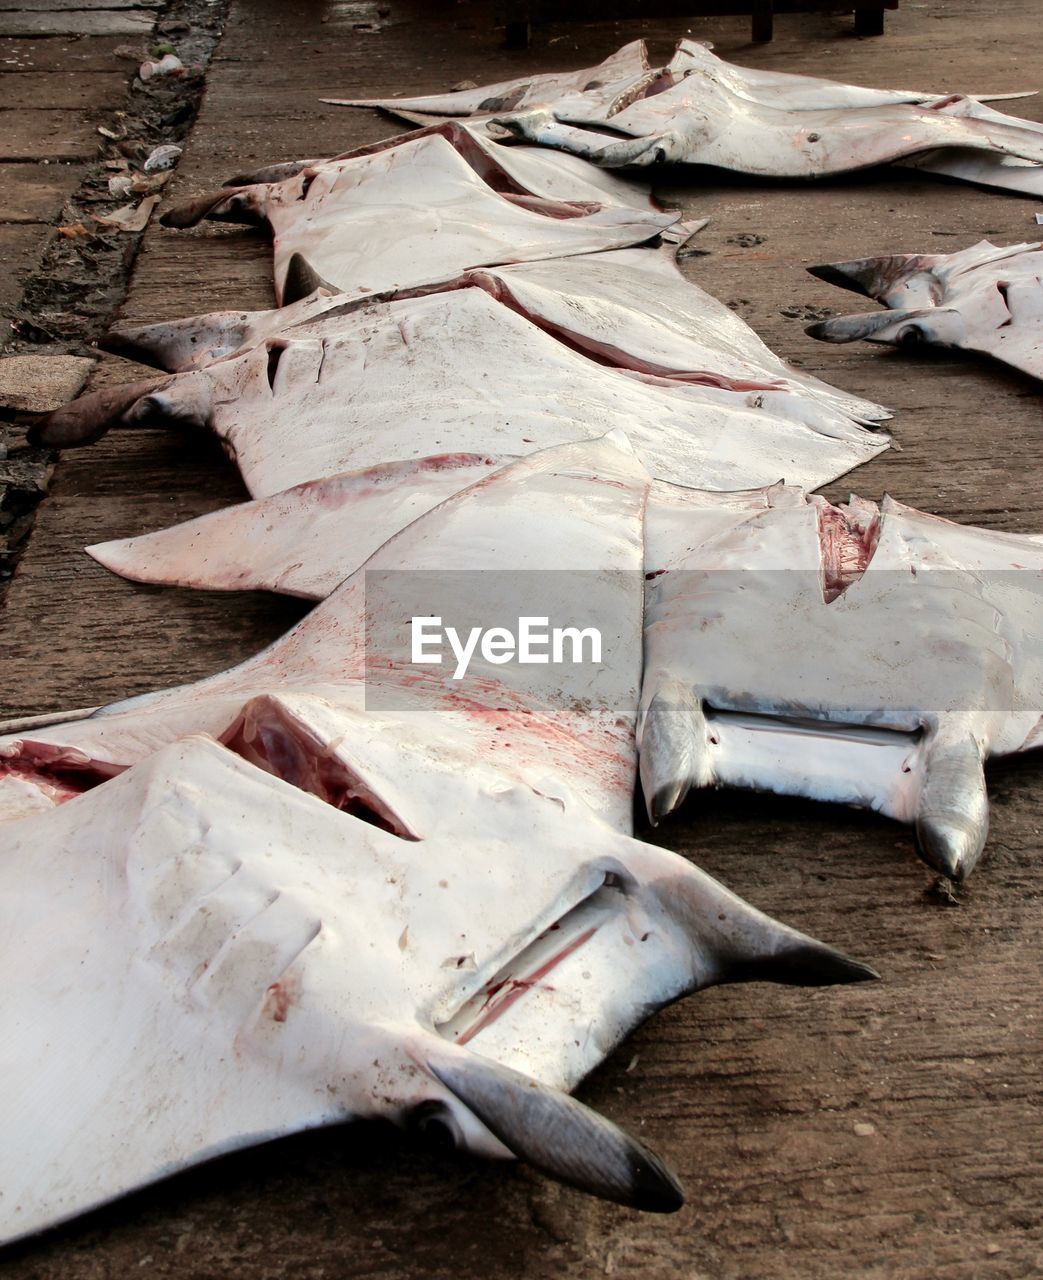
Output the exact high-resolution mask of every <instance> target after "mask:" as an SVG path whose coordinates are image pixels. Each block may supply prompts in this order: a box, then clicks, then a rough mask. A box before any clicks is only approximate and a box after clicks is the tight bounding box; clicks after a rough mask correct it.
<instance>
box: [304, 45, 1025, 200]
mask: <svg viewBox="0 0 1043 1280" xmlns="http://www.w3.org/2000/svg"><path fill="white" fill-rule="evenodd" d="M620 53H621V56H620V57H619V59H618V61H616V62H614V63H610V64H609V65H606V66H605V68H603V69H602V68H590V69H588V70H587V71H584V72H581V73H578V74H577V76H576V77H575V78H574V80H573V81H572V82H568V81H564V80H561V81H558V80H554V79H549V80H548V81H546V82H540V81H539V80H538V79H537V78H535V77H534V78H533V79H532V80H530V81H516V82H514V83H512V84H508V85H495V86H487V87H486V88H485V89H479V90H474V91H471V92H470V93H468V94H466V95H456V94H449V95H433V96H427V97H420V98H404V99H395V98H392V99H378V100H372V99H369V100H349V99H327V101H331V102H337V103H341V104H343V105H347V106H359V107H364V106H369V107H374V106H375V107H381V108H383V109H385V110H388V111H390V112H393V113H397V114H403V115H406V116H407V117H408V118H409V119H411V120H413V121H415V122H423V121H425V120H432V119H438V118H444V117H471V118H472V120H473V121H474V122H475V123H485V122H487V121H491V122H492V123H494V124H497V125H500V126H502V127H504V128H506V129H508V130H509V131H511V132H512V133H513V134H515V135H516V136H518V137H520V138H523V139H525V140H526V141H529V142H536V143H541V144H543V145H546V146H551V147H557V148H561V149H564V150H566V151H569V152H571V153H572V154H574V155H577V156H581V157H583V158H585V159H587V160H590V161H591V162H593V163H594V164H597V165H603V166H607V167H611V168H616V167H622V166H630V165H649V164H658V163H677V162H684V163H695V164H708V165H714V166H718V167H720V168H726V169H732V170H735V171H738V172H740V173H748V174H753V175H758V176H764V177H778V178H816V177H822V176H825V175H827V174H833V173H843V172H846V171H849V170H854V169H862V168H867V167H870V166H873V165H878V164H889V163H912V164H914V165H915V166H916V167H917V168H920V169H923V170H926V171H929V172H933V173H939V174H942V175H945V176H949V177H955V178H963V179H968V180H970V181H973V182H980V183H983V184H985V185H992V186H998V187H1004V188H1007V189H1010V190H1020V191H1023V192H1025V193H1026V194H1039V193H1040V191H1041V190H1043V167H1041V161H1043V132H1041V128H1040V126H1039V125H1037V124H1035V123H1033V122H1031V121H1026V120H1021V119H1018V118H1016V117H1012V116H1007V115H1004V114H1003V113H1001V112H998V111H995V110H994V109H992V108H989V107H985V106H983V105H982V103H981V102H980V101H979V100H978V99H977V98H974V97H964V96H961V95H951V94H950V95H943V94H939V93H926V92H922V91H915V92H910V91H905V90H886V89H867V88H862V87H860V86H857V85H848V84H841V83H838V82H836V81H831V80H824V79H819V78H817V77H812V76H799V75H792V74H788V73H782V72H769V71H759V70H755V69H752V68H748V67H738V66H735V65H733V64H731V63H728V62H725V61H724V60H723V59H720V58H718V57H717V56H716V55H715V54H713V53H712V52H711V51H710V49H709V48H708V47H707V46H705V45H702V44H699V43H697V42H695V41H691V40H682V41H680V42H679V44H678V46H677V49H676V51H675V53H674V56H673V58H672V59H671V61H670V62H669V63H667V64H666V65H665V66H662V67H658V68H652V67H650V66H649V64H648V59H647V55H646V54H645V53H644V51H643V50H642V51H640V56H635V54H634V53H633V52H632V51H631V47H629V46H628V48H627V49H626V50H621V51H620ZM622 55H626V56H622ZM584 80H585V81H586V83H585V84H584V83H582V82H583V81H584ZM997 96H1000V97H1020V96H1023V95H1021V94H1004V95H997ZM496 103H500V106H499V107H498V108H497V106H496V105H495V104H496ZM1011 161H1013V163H1011Z"/></svg>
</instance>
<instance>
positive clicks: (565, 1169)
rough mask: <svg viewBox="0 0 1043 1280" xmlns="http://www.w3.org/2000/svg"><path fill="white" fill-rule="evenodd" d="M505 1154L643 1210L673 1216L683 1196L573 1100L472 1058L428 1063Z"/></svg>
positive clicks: (636, 1149) (644, 1154) (644, 1151)
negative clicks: (500, 1144) (507, 1152)
mask: <svg viewBox="0 0 1043 1280" xmlns="http://www.w3.org/2000/svg"><path fill="white" fill-rule="evenodd" d="M427 1067H428V1069H429V1070H430V1071H431V1073H432V1075H434V1076H435V1077H437V1079H438V1080H440V1081H441V1082H442V1084H444V1085H445V1087H446V1088H447V1089H448V1090H449V1091H450V1092H451V1093H452V1094H454V1095H455V1096H456V1097H457V1098H458V1099H459V1100H460V1101H461V1102H462V1103H463V1104H464V1106H466V1107H467V1108H468V1110H470V1111H472V1112H473V1113H474V1115H476V1116H477V1117H478V1119H479V1120H480V1121H481V1122H482V1124H484V1125H485V1127H486V1128H487V1129H488V1130H489V1131H490V1132H491V1133H493V1134H494V1135H495V1136H496V1137H497V1138H498V1139H499V1140H500V1142H502V1143H503V1145H504V1146H505V1147H507V1148H508V1149H509V1150H510V1151H512V1152H513V1153H514V1155H516V1156H517V1157H518V1159H519V1160H524V1161H525V1162H526V1163H527V1164H530V1165H532V1166H533V1168H535V1169H538V1170H539V1171H540V1172H541V1173H545V1174H547V1175H548V1176H549V1177H552V1178H555V1179H557V1181H559V1182H564V1183H566V1184H567V1185H568V1186H570V1187H577V1188H578V1189H579V1190H580V1191H586V1192H589V1193H590V1194H591V1195H595V1196H600V1197H601V1198H602V1199H603V1200H613V1201H615V1202H616V1203H617V1204H623V1205H627V1206H628V1207H629V1208H631V1209H643V1210H645V1212H647V1213H675V1212H676V1211H677V1210H678V1209H680V1208H681V1206H682V1205H683V1204H684V1193H683V1192H682V1190H681V1187H680V1185H679V1184H678V1182H677V1179H676V1178H675V1177H674V1175H673V1174H672V1173H671V1172H670V1170H669V1169H667V1167H666V1165H664V1164H663V1162H662V1161H661V1160H660V1159H659V1157H658V1156H656V1155H654V1154H653V1153H652V1152H651V1151H649V1150H648V1148H647V1147H645V1146H643V1145H642V1144H641V1143H640V1142H638V1141H637V1140H636V1139H635V1138H632V1137H630V1135H629V1134H627V1133H624V1132H623V1130H622V1129H620V1128H619V1127H618V1126H617V1125H614V1124H613V1123H612V1122H611V1121H610V1120H606V1119H605V1118H604V1116H600V1115H598V1113H597V1112H596V1111H592V1110H591V1109H590V1108H589V1107H585V1106H584V1105H583V1104H582V1103H581V1102H577V1101H576V1099H575V1098H570V1097H569V1096H568V1094H565V1093H561V1092H560V1091H559V1090H557V1089H551V1088H549V1087H548V1086H547V1085H543V1084H540V1083H539V1082H538V1081H536V1080H533V1079H532V1078H531V1077H529V1076H525V1075H522V1074H521V1073H520V1072H518V1071H512V1070H511V1069H510V1068H509V1067H504V1066H500V1065H499V1063H495V1062H492V1061H490V1060H488V1059H485V1058H480V1057H478V1056H477V1055H474V1054H467V1055H465V1054H459V1055H455V1054H454V1055H453V1056H452V1057H449V1056H448V1055H447V1056H445V1057H441V1056H440V1057H438V1059H437V1060H435V1061H431V1060H430V1059H429V1060H428V1063H427Z"/></svg>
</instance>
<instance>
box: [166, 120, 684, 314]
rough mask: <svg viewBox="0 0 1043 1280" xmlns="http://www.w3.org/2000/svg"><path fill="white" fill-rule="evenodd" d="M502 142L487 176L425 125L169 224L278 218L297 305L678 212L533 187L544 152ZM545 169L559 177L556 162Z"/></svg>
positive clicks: (668, 218) (279, 254)
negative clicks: (327, 293) (320, 295)
mask: <svg viewBox="0 0 1043 1280" xmlns="http://www.w3.org/2000/svg"><path fill="white" fill-rule="evenodd" d="M499 150H502V151H504V153H505V154H504V158H503V160H502V161H497V159H496V158H495V156H493V155H492V154H491V152H492V149H491V148H490V149H489V151H490V154H489V155H486V154H485V153H484V152H483V153H482V159H483V165H482V172H481V173H479V172H478V171H477V170H476V169H475V168H474V167H472V165H471V164H470V163H468V160H467V159H466V158H465V157H464V155H463V154H461V152H460V151H458V150H457V149H456V147H455V146H454V145H453V143H452V142H451V141H450V140H449V139H448V138H446V137H444V136H443V135H442V133H441V132H439V131H438V130H433V131H430V130H425V131H421V133H420V134H410V135H407V136H406V137H405V138H404V139H403V140H397V139H396V140H395V145H393V146H388V147H385V148H383V149H380V150H376V151H369V152H367V153H366V154H363V155H360V156H358V157H356V158H355V159H349V160H343V161H338V162H330V163H328V164H320V165H316V166H314V167H311V168H307V169H304V170H302V171H301V172H300V173H299V174H298V175H297V176H296V177H293V178H290V179H287V180H286V181H284V182H276V183H267V184H261V185H259V186H246V187H228V188H223V189H221V190H219V191H217V192H214V193H211V194H209V195H206V196H203V197H200V198H199V199H197V200H194V201H192V202H191V203H189V204H187V205H183V206H181V207H179V208H176V209H172V210H170V211H169V212H168V213H166V214H165V215H164V216H163V219H162V221H163V222H164V224H165V225H166V226H173V227H191V226H194V225H195V224H196V223H197V222H200V221H201V220H202V219H204V218H208V219H211V220H216V221H230V222H246V223H255V224H261V225H267V226H270V227H271V230H272V236H273V245H272V248H273V255H274V274H275V293H276V298H277V300H278V301H279V302H293V301H295V300H296V299H298V298H300V297H303V296H304V295H305V294H307V293H310V292H311V291H312V290H313V289H315V288H316V287H317V286H318V285H320V284H323V283H325V284H329V285H331V286H332V287H333V288H335V289H337V290H339V291H341V292H343V293H347V294H350V295H354V296H361V295H364V294H370V293H380V292H383V291H387V290H390V289H404V288H408V287H411V286H414V285H419V284H427V283H431V282H437V281H439V280H444V279H447V278H449V277H452V276H455V275H458V274H459V273H460V272H461V271H464V270H467V269H468V268H470V267H479V266H487V265H492V264H496V263H502V262H525V261H530V260H532V259H536V258H553V257H561V256H564V255H566V254H574V253H591V252H596V251H598V250H603V249H617V248H621V247H622V246H624V245H631V244H640V243H642V242H643V241H646V240H650V239H652V238H654V237H655V236H657V235H659V234H660V232H663V231H665V230H666V229H667V228H668V227H670V226H671V225H672V224H673V223H675V222H677V220H678V216H677V214H674V213H663V212H658V211H654V210H652V209H650V208H648V207H647V202H645V205H646V207H644V208H632V207H628V206H622V205H615V204H606V203H604V201H603V200H602V199H600V198H598V199H593V200H590V199H586V200H583V201H575V200H561V199H559V198H557V197H551V196H546V195H544V194H542V191H541V190H539V189H538V190H536V191H533V190H532V187H533V186H534V185H536V183H535V181H534V180H533V177H532V175H533V174H534V173H538V172H540V171H542V170H543V169H544V168H545V166H542V165H541V164H540V163H539V161H538V157H535V158H534V157H532V156H530V157H529V158H528V163H527V165H526V166H525V170H524V174H521V173H520V172H519V173H517V174H516V173H515V172H512V171H511V170H512V168H513V169H514V170H518V169H519V165H520V158H519V157H514V159H513V160H512V159H511V158H510V156H509V155H508V154H507V151H508V149H507V148H500V149H499ZM497 154H498V152H497ZM547 171H548V172H550V173H553V174H554V175H555V179H556V180H557V179H558V178H559V177H560V173H561V171H560V170H559V169H557V168H555V167H553V166H551V167H550V169H549V170H547ZM519 177H521V178H523V180H524V181H520V180H519ZM551 185H552V186H560V182H557V181H556V183H552V184H551ZM542 189H543V190H546V189H548V188H547V187H546V186H543V188H542Z"/></svg>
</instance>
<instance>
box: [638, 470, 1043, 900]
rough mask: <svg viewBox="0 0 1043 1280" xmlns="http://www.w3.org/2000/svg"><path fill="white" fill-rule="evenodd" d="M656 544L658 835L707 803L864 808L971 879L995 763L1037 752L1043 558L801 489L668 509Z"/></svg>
mask: <svg viewBox="0 0 1043 1280" xmlns="http://www.w3.org/2000/svg"><path fill="white" fill-rule="evenodd" d="M765 497H766V498H767V499H768V501H767V504H766V503H765ZM671 508H672V510H671ZM646 529H647V548H646V563H648V564H651V565H654V566H656V567H655V568H654V569H652V570H651V572H650V578H649V582H648V584H647V588H646V615H645V673H644V680H643V685H642V695H641V701H642V710H641V722H640V728H639V742H640V760H641V765H640V767H641V779H642V784H643V788H644V792H645V796H646V800H647V803H648V806H649V812H650V814H651V816H652V818H653V820H657V819H660V818H662V817H663V816H665V815H666V814H668V813H670V812H671V811H672V810H674V809H675V808H676V807H677V806H678V805H679V804H680V803H681V801H682V800H683V799H684V796H685V795H686V793H687V792H688V791H689V789H690V788H693V787H705V786H712V785H718V786H741V787H754V788H758V789H765V790H771V791H778V792H781V793H783V794H791V795H802V796H808V797H810V798H812V799H819V800H829V801H834V802H840V803H844V804H854V805H860V806H865V807H868V808H872V809H875V810H877V811H879V812H881V813H885V814H887V815H889V816H891V817H893V818H897V819H898V820H899V821H903V822H912V823H915V824H916V831H917V835H918V837H919V842H920V848H921V852H922V854H923V857H924V858H925V860H926V861H927V862H928V863H929V864H930V865H931V866H932V867H934V868H936V869H937V870H939V871H940V872H942V873H943V874H945V875H947V876H950V877H952V878H954V879H963V878H964V877H966V876H967V875H969V874H970V872H971V871H972V869H973V868H974V865H975V863H976V862H977V861H978V858H979V856H980V854H981V851H982V848H983V846H984V844H985V839H986V835H987V831H988V796H987V792H986V786H985V778H984V773H983V761H984V760H985V759H986V758H987V757H988V756H994V755H1005V754H1009V753H1011V752H1019V751H1027V750H1029V749H1031V748H1033V747H1036V746H1038V745H1041V744H1043V640H1041V637H1043V539H1041V538H1039V537H1031V536H1023V535H1015V534H1007V533H996V532H992V531H989V530H984V529H975V528H969V527H964V526H960V525H956V524H952V523H950V522H949V521H947V520H942V519H939V518H938V517H935V516H929V515H925V514H924V513H922V512H919V511H915V510H913V509H912V508H910V507H905V506H902V505H901V504H900V503H897V502H894V501H892V500H890V499H885V500H884V501H883V503H882V504H881V505H880V506H879V507H877V506H876V505H875V504H873V503H870V502H866V501H864V500H862V499H857V498H852V499H851V501H850V502H849V503H848V504H847V505H845V506H839V507H834V506H831V505H830V504H829V503H827V502H826V501H825V499H823V498H819V497H813V498H805V497H804V495H803V494H800V493H799V492H795V491H793V490H789V489H777V490H774V491H772V492H771V493H770V494H767V495H762V497H761V498H760V499H759V500H758V498H757V495H749V496H747V497H745V498H744V497H742V496H740V498H739V499H737V500H736V501H734V502H729V501H728V500H727V498H726V497H722V498H719V499H718V500H716V502H715V504H710V505H708V506H707V509H706V511H705V512H703V513H694V514H693V512H692V510H691V507H690V504H686V503H685V502H678V501H677V499H676V496H675V495H671V494H670V493H669V492H668V491H666V490H663V489H657V490H656V493H655V494H654V495H653V497H652V499H650V503H649V513H648V519H647V524H646ZM765 619H770V625H766V623H765Z"/></svg>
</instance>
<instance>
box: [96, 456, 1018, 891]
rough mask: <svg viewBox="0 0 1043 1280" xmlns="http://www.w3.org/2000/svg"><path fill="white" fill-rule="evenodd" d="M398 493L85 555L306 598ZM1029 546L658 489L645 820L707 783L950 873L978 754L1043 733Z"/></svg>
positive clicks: (796, 504)
mask: <svg viewBox="0 0 1043 1280" xmlns="http://www.w3.org/2000/svg"><path fill="white" fill-rule="evenodd" d="M433 461H434V460H432V462H433ZM486 461H487V460H476V461H475V462H474V465H475V466H481V465H485V464H486ZM464 470H466V467H465V468H464ZM383 478H384V479H385V480H386V479H387V477H383ZM395 483H396V481H395V480H394V479H392V480H390V485H391V486H392V491H391V493H387V492H381V493H379V494H378V495H376V496H373V495H371V494H370V493H369V492H368V490H369V488H370V486H369V485H368V484H367V480H366V477H365V476H344V477H338V478H337V479H335V480H333V481H329V482H322V483H319V484H315V485H311V486H309V485H305V486H301V487H300V488H298V489H297V490H291V491H289V492H287V493H285V494H279V495H276V496H275V497H273V498H270V499H266V500H263V501H259V502H254V503H247V504H244V505H242V506H238V507H232V508H228V509H227V510H224V511H220V512H215V513H214V514H213V515H211V516H207V517H203V518H202V519H200V520H197V521H193V522H191V523H189V524H187V525H183V526H178V527H176V528H173V529H170V530H165V531H163V532H160V533H157V534H153V535H144V536H142V537H140V538H134V539H128V540H126V541H125V542H122V543H119V542H117V543H110V544H106V545H102V546H100V547H95V548H91V552H92V554H93V555H95V557H96V558H97V559H99V560H100V561H101V562H102V563H103V564H106V565H108V566H109V567H111V568H114V569H115V570H116V571H117V572H122V573H126V574H128V575H129V576H131V577H142V578H145V579H146V580H148V581H160V582H173V583H179V584H181V585H186V586H195V587H204V588H208V589H215V588H216V589H232V590H236V589H240V590H241V589H258V588H260V589H268V590H275V591H284V592H289V593H290V594H297V595H303V596H307V597H312V598H322V597H324V596H325V595H327V594H328V593H329V592H331V591H333V590H334V588H335V587H336V586H337V584H338V582H339V581H340V578H341V576H342V572H343V564H344V561H343V559H342V558H341V555H340V553H339V551H338V550H337V548H338V547H344V548H354V547H355V546H356V543H357V540H358V538H359V537H360V536H362V534H363V531H364V528H365V522H366V520H367V519H368V518H369V517H370V516H371V515H372V514H373V508H374V506H376V507H377V509H378V510H377V513H376V514H377V519H378V525H377V527H378V528H379V527H380V524H379V521H380V520H381V519H383V518H384V517H385V516H386V517H388V523H391V521H392V520H393V518H394V513H395V512H401V506H400V501H399V500H398V499H393V496H392V495H393V492H394V490H393V486H394V485H395ZM403 491H404V493H403V495H399V498H401V497H402V496H405V495H408V496H409V497H410V498H412V499H414V500H415V497H416V488H415V486H413V485H411V484H410V483H408V481H403ZM362 493H365V497H363V498H362V500H361V501H360V499H359V496H358V495H359V494H362ZM280 530H281V531H282V532H281V533H280V532H279V531H280ZM885 535H886V536H885ZM1041 549H1043V539H1040V538H1039V537H1036V536H1031V535H1015V534H1006V533H996V532H992V531H989V530H984V529H975V528H967V527H962V526H959V525H955V524H951V523H949V522H948V521H944V520H940V519H938V518H936V517H932V516H928V515H926V514H924V513H922V512H917V511H914V510H913V509H911V508H908V507H903V506H901V505H900V504H898V503H895V502H893V501H892V500H889V499H888V500H885V501H884V503H883V505H882V507H880V508H878V507H877V506H875V505H874V504H872V503H869V502H866V501H865V500H862V499H852V500H851V502H850V503H849V504H848V505H847V506H845V507H833V506H830V505H829V504H828V503H825V502H824V500H823V499H821V498H809V497H808V496H807V495H806V493H805V492H804V491H803V490H802V489H799V488H797V487H794V486H786V485H774V486H772V487H770V488H767V489H761V490H755V491H752V492H746V493H710V492H698V491H693V490H690V489H685V488H682V487H680V486H674V485H669V484H664V483H661V482H656V483H653V484H652V486H651V488H650V490H649V499H648V507H647V512H646V521H645V552H644V567H645V578H646V584H645V592H646V602H647V603H646V632H645V656H644V673H643V682H642V689H643V693H642V707H643V711H642V718H643V721H644V728H643V731H642V735H641V776H642V781H643V785H644V789H645V793H646V797H647V799H648V804H649V810H650V813H651V816H652V817H653V819H654V820H659V819H660V818H661V817H663V816H665V815H666V814H667V813H669V812H670V811H671V810H672V809H674V808H676V807H677V805H679V804H680V803H681V801H682V799H683V798H684V796H685V795H686V794H687V792H688V790H689V789H690V788H692V787H700V786H709V785H718V786H722V785H732V786H750V787H755V788H758V789H763V790H771V791H777V792H782V793H785V794H795V795H803V796H807V797H809V798H814V799H822V800H829V801H833V802H840V803H846V804H856V805H861V806H864V807H868V808H872V809H875V810H877V811H879V812H882V813H885V814H888V815H889V816H891V817H894V818H897V819H898V820H900V821H906V822H915V823H916V825H917V831H918V834H919V837H920V843H921V848H922V850H923V853H924V856H925V857H926V859H927V861H928V862H929V863H930V864H931V865H932V866H934V867H936V868H937V869H939V870H942V871H943V872H944V873H945V874H948V875H950V876H953V877H956V878H964V877H965V876H966V875H968V874H969V873H970V871H971V870H972V869H973V866H974V864H975V862H976V861H977V859H978V857H979V855H980V852H981V848H982V846H983V844H984V841H985V837H986V833H987V797H986V794H985V784H984V780H983V776H982V771H981V770H982V761H983V760H984V759H985V758H986V757H987V756H989V755H1000V754H1006V753H1009V752H1014V751H1022V750H1028V749H1030V748H1033V747H1035V746H1037V745H1039V744H1040V743H1041V741H1043V738H1041V731H1040V728H1039V724H1040V717H1041V716H1043V669H1041V667H1040V659H1041V657H1043V651H1041V648H1040V640H1039V638H1038V632H1039V624H1038V621H1037V619H1038V617H1039V616H1040V613H1039V610H1040V601H1041V595H1043V578H1041V577H1040V574H1041V570H1043V557H1041ZM347 554H348V556H349V559H350V558H351V552H350V551H349V552H348V553H347ZM863 575H864V576H863ZM856 588H857V589H856ZM764 609H766V610H769V613H768V614H764V613H763V612H761V610H764ZM764 616H770V617H772V619H773V623H772V627H771V628H770V629H765V628H764V626H763V621H762V619H763V617H764ZM776 619H779V620H780V621H777V622H776V621H775V620H776ZM954 759H955V763H954ZM932 774H933V776H934V778H935V781H934V782H933V783H932V784H931V786H930V787H929V786H928V782H929V779H930V777H931V775H932ZM941 777H947V779H948V781H947V783H946V784H945V785H943V784H942V783H941V782H938V781H937V779H938V778H941ZM963 806H965V807H966V810H967V812H966V813H964V812H963V808H962V807H963ZM965 819H966V821H965Z"/></svg>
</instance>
